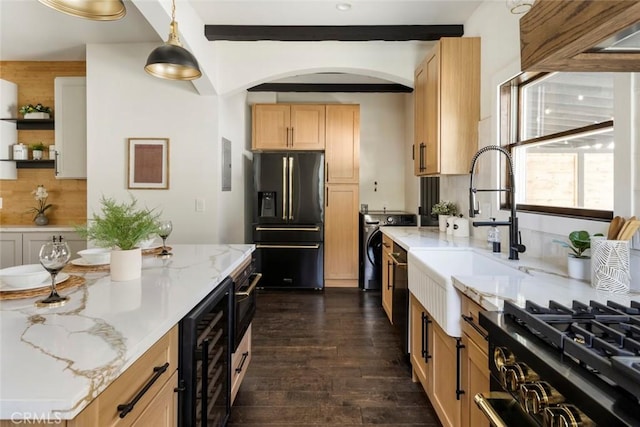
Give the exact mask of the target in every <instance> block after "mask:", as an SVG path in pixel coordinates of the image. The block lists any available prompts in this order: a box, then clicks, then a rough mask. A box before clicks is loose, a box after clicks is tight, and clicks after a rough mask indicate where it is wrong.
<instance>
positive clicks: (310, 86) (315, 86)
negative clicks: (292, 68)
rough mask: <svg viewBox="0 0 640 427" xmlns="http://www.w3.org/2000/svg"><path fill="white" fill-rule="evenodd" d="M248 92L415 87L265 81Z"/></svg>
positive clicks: (380, 90) (375, 90)
mask: <svg viewBox="0 0 640 427" xmlns="http://www.w3.org/2000/svg"><path fill="white" fill-rule="evenodd" d="M247 91H248V92H341V93H411V92H413V88H410V87H409V86H405V85H401V84H396V83H389V84H385V83H382V84H380V83H376V84H364V83H359V84H353V83H263V84H259V85H257V86H253V87H251V88H249V89H247Z"/></svg>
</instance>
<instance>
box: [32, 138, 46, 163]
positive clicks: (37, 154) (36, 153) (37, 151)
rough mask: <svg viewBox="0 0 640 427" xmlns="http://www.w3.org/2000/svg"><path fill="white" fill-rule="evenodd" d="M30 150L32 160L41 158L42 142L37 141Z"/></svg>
mask: <svg viewBox="0 0 640 427" xmlns="http://www.w3.org/2000/svg"><path fill="white" fill-rule="evenodd" d="M31 150H32V153H33V160H41V159H42V153H44V144H43V143H42V142H37V143H35V144H33V145H32V146H31Z"/></svg>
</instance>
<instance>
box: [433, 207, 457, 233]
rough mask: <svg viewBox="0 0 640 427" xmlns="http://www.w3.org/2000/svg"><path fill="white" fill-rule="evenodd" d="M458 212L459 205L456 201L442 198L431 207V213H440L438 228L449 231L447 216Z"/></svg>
mask: <svg viewBox="0 0 640 427" xmlns="http://www.w3.org/2000/svg"><path fill="white" fill-rule="evenodd" d="M457 214H458V206H457V205H456V204H455V203H454V202H449V201H446V200H441V201H440V202H438V203H436V204H435V205H433V206H432V207H431V215H438V229H439V230H440V231H447V218H448V217H450V216H455V215H457Z"/></svg>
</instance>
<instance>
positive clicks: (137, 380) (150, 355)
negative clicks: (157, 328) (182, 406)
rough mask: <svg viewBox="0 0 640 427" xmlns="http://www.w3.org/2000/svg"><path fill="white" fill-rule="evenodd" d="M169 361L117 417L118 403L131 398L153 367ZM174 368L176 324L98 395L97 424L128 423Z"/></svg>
mask: <svg viewBox="0 0 640 427" xmlns="http://www.w3.org/2000/svg"><path fill="white" fill-rule="evenodd" d="M167 362H168V363H169V367H168V368H167V370H166V372H164V373H163V374H162V375H160V376H159V377H158V379H157V381H155V382H154V383H153V385H152V386H151V387H150V388H149V390H147V392H146V393H145V394H144V395H143V396H142V397H141V398H140V400H139V401H138V402H137V403H136V405H135V406H134V408H133V409H132V410H131V412H129V413H128V414H127V415H126V416H125V417H124V418H120V416H119V414H120V411H118V409H117V408H118V405H120V404H127V403H129V402H131V401H132V400H133V399H134V398H135V396H136V395H137V394H138V393H139V392H140V390H142V389H143V388H144V387H145V385H146V384H147V383H148V382H149V381H150V380H151V378H152V377H153V376H154V374H155V372H154V368H155V367H161V366H163V365H164V364H165V363H167ZM177 368H178V327H177V326H175V327H174V328H173V329H171V330H170V331H169V332H168V333H167V334H166V335H165V336H163V337H162V338H160V340H159V341H158V342H157V343H155V344H154V345H153V347H151V348H150V349H149V350H147V352H146V353H144V354H143V355H142V356H141V357H140V358H139V359H138V360H137V361H136V362H135V363H134V364H133V365H131V366H130V367H129V368H128V369H127V370H126V371H125V372H124V373H123V374H122V375H120V377H118V379H116V380H115V381H114V382H113V383H111V385H110V386H109V387H107V389H106V390H105V391H103V392H102V394H100V396H99V397H98V405H99V422H98V425H100V426H118V427H124V426H130V425H132V424H133V423H134V421H136V419H137V418H138V417H139V416H140V415H141V414H142V413H143V412H144V410H145V409H146V407H147V406H148V405H149V403H150V402H151V401H152V400H153V399H154V397H155V396H156V395H157V394H158V393H159V392H160V390H161V389H162V388H163V386H164V385H165V383H166V382H167V381H168V380H169V379H170V378H171V376H172V375H173V373H174V372H175V371H176V369H177Z"/></svg>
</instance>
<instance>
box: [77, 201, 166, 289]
mask: <svg viewBox="0 0 640 427" xmlns="http://www.w3.org/2000/svg"><path fill="white" fill-rule="evenodd" d="M100 204H101V205H102V212H101V214H96V213H94V214H93V216H92V218H90V219H89V221H88V223H87V224H86V225H84V226H79V227H76V231H77V232H78V234H80V236H82V237H84V238H87V239H88V240H91V241H93V242H94V243H95V244H96V245H98V246H101V247H107V248H111V279H112V280H114V281H125V280H132V279H136V278H138V277H140V274H141V268H142V257H141V251H140V248H139V247H137V245H138V242H140V241H141V240H144V239H146V238H148V237H149V236H150V235H153V234H156V233H157V232H158V218H159V217H160V213H156V212H155V211H154V209H147V208H139V207H138V202H137V200H136V199H135V198H134V197H133V196H131V201H130V202H122V203H118V202H116V201H115V200H114V199H111V198H106V197H104V196H103V197H102V198H101V199H100Z"/></svg>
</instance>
